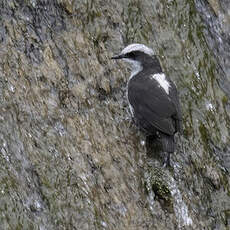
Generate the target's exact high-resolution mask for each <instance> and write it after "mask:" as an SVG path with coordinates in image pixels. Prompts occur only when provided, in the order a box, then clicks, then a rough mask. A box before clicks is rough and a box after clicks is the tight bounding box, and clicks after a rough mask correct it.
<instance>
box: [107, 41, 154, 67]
mask: <svg viewBox="0 0 230 230" xmlns="http://www.w3.org/2000/svg"><path fill="white" fill-rule="evenodd" d="M152 56H154V52H153V50H152V49H150V48H148V47H147V46H145V45H143V44H137V43H134V44H130V45H128V46H126V47H125V48H124V49H123V50H122V51H121V53H120V54H118V55H116V56H114V57H112V58H111V59H122V60H124V61H126V62H129V63H131V64H132V65H133V67H134V68H136V67H137V66H142V67H143V65H144V63H145V62H149V61H151V60H152Z"/></svg>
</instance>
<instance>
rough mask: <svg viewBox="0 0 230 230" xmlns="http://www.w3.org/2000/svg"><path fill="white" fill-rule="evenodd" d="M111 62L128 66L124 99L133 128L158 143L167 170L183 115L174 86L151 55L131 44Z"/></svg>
mask: <svg viewBox="0 0 230 230" xmlns="http://www.w3.org/2000/svg"><path fill="white" fill-rule="evenodd" d="M111 59H122V60H124V61H126V62H128V63H131V69H132V72H131V76H130V78H129V80H128V83H127V99H128V104H129V109H130V113H131V116H132V118H133V120H134V122H135V124H136V125H137V126H138V127H139V128H140V130H141V131H143V132H144V134H145V135H146V137H148V138H150V140H158V141H159V142H160V145H161V151H162V152H164V153H166V154H164V155H165V157H164V159H163V166H170V154H172V153H174V152H175V140H174V135H175V134H176V133H177V132H179V133H182V112H181V105H180V101H179V96H178V91H177V88H176V85H175V84H174V83H173V82H172V80H171V79H170V78H169V77H168V76H167V75H166V74H165V73H164V72H163V70H162V67H161V64H160V61H159V59H158V57H157V55H155V53H154V51H153V50H152V49H151V48H149V47H147V46H146V45H144V44H139V43H133V44H130V45H128V46H126V47H125V48H124V49H123V50H122V51H121V52H120V54H118V55H116V56H113V57H111Z"/></svg>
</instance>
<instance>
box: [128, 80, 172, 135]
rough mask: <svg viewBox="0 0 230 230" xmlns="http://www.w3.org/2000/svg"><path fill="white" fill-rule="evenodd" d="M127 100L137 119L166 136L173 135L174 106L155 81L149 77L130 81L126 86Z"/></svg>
mask: <svg viewBox="0 0 230 230" xmlns="http://www.w3.org/2000/svg"><path fill="white" fill-rule="evenodd" d="M128 99H129V102H130V104H131V105H132V107H133V109H134V113H135V116H136V117H137V118H138V119H143V120H144V121H145V122H148V123H149V124H151V125H152V126H153V127H155V128H157V129H158V130H160V131H161V132H163V133H166V134H168V135H173V134H174V133H175V131H176V127H175V121H174V119H173V116H175V115H176V114H177V111H176V106H175V104H174V102H173V101H172V99H171V98H170V95H168V94H167V93H166V92H165V91H164V89H163V88H162V87H161V86H160V85H159V84H158V83H157V81H156V80H154V79H151V78H149V77H145V78H142V79H140V80H133V79H131V80H130V82H129V85H128Z"/></svg>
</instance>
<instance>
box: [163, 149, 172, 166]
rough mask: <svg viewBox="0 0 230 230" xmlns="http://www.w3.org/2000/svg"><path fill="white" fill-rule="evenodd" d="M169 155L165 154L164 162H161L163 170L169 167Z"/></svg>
mask: <svg viewBox="0 0 230 230" xmlns="http://www.w3.org/2000/svg"><path fill="white" fill-rule="evenodd" d="M170 154H171V153H166V154H165V156H164V160H163V168H166V167H171V165H170Z"/></svg>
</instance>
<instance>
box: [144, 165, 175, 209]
mask: <svg viewBox="0 0 230 230" xmlns="http://www.w3.org/2000/svg"><path fill="white" fill-rule="evenodd" d="M145 187H146V189H147V191H148V192H149V189H152V191H153V192H154V194H155V196H156V199H158V200H159V201H160V203H161V204H163V206H164V208H166V209H168V210H169V211H172V210H173V198H172V194H171V191H170V189H169V186H168V183H167V175H166V174H165V173H164V171H162V169H161V168H152V169H151V170H150V171H149V172H148V177H147V178H146V181H145Z"/></svg>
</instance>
